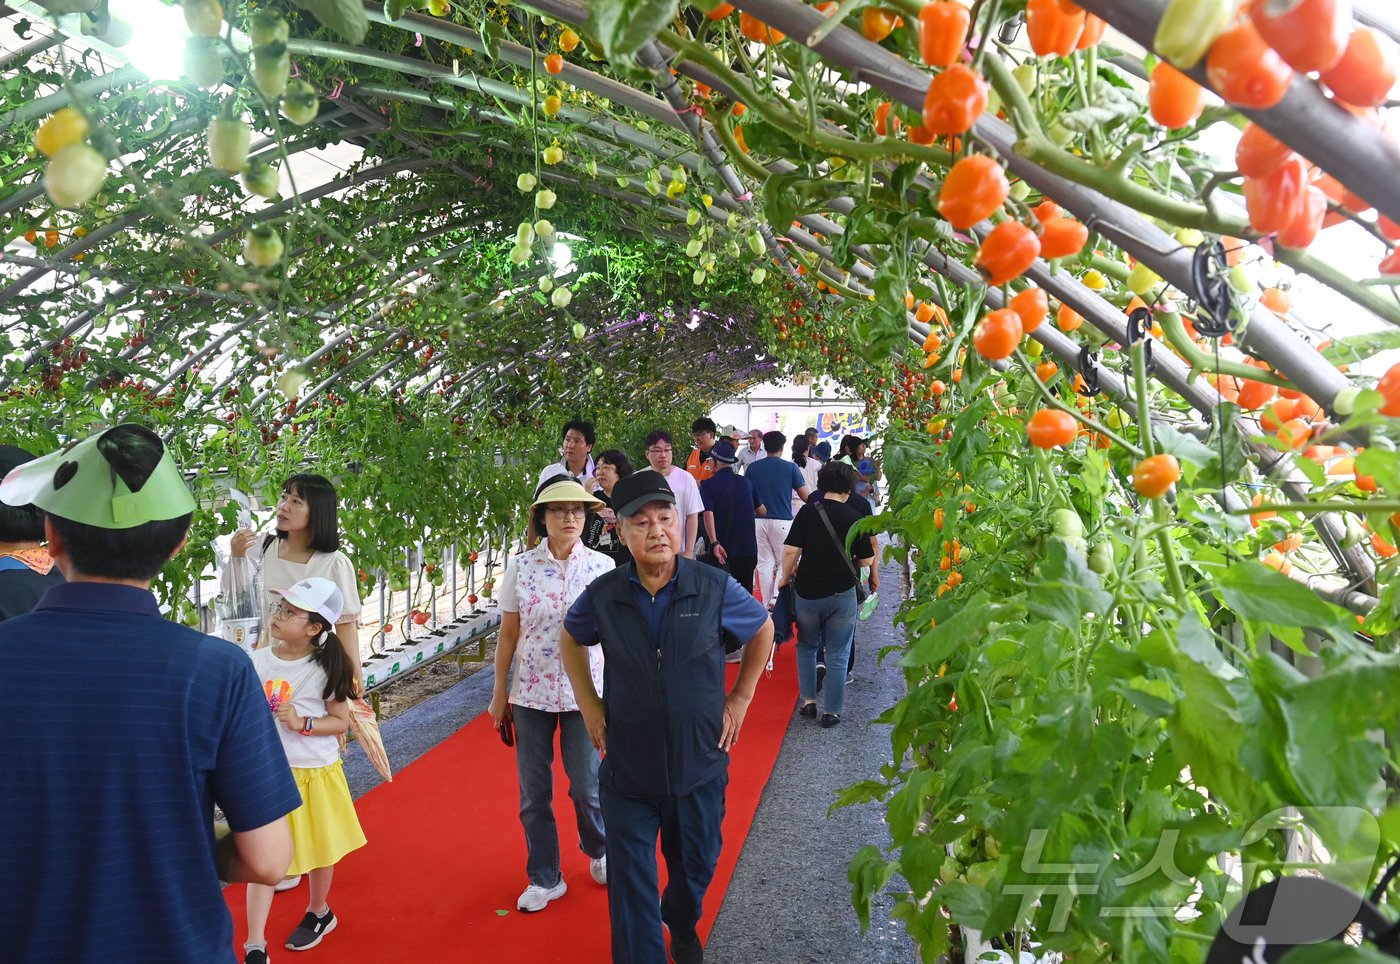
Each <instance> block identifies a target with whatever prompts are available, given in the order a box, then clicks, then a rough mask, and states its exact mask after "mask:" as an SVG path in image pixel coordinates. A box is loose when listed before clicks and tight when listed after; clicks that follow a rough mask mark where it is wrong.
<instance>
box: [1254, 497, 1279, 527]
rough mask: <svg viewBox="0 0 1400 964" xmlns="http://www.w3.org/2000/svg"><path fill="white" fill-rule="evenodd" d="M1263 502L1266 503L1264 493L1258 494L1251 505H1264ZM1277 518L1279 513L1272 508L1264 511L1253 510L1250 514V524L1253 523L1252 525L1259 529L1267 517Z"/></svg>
mask: <svg viewBox="0 0 1400 964" xmlns="http://www.w3.org/2000/svg"><path fill="white" fill-rule="evenodd" d="M1263 504H1264V497H1263V496H1262V495H1256V496H1255V497H1254V498H1253V499H1252V500H1251V501H1250V505H1263ZM1276 518H1278V513H1277V512H1274V511H1273V510H1272V509H1270V510H1267V511H1264V512H1251V513H1250V514H1249V524H1250V525H1252V526H1254V528H1256V529H1257V528H1259V527H1260V526H1261V525H1263V524H1264V520H1265V519H1276Z"/></svg>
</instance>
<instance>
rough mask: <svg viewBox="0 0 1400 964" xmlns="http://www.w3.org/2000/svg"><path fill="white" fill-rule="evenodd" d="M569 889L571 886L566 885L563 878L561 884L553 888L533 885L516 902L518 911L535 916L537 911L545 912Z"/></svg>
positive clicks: (560, 880)
mask: <svg viewBox="0 0 1400 964" xmlns="http://www.w3.org/2000/svg"><path fill="white" fill-rule="evenodd" d="M568 889H569V885H568V884H566V883H564V879H563V878H562V877H561V878H560V879H559V883H557V884H555V885H554V886H553V887H548V888H546V887H538V886H536V885H534V884H531V885H530V886H529V887H526V888H525V892H524V893H523V894H521V895H520V899H519V900H517V901H516V902H515V909H516V910H523V911H524V912H525V913H527V914H533V913H534V912H535V911H537V910H544V909H545V907H546V906H547V905H548V904H549V902H550V901H551V900H558V899H559V898H560V897H563V896H564V891H566V890H568Z"/></svg>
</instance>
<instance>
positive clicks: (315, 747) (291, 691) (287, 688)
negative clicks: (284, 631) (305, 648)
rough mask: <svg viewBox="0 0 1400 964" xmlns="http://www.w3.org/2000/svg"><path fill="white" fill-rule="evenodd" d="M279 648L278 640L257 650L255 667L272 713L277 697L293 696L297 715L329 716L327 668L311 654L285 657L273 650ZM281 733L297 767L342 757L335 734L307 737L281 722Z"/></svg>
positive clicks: (278, 725)
mask: <svg viewBox="0 0 1400 964" xmlns="http://www.w3.org/2000/svg"><path fill="white" fill-rule="evenodd" d="M275 647H276V642H275V641H274V642H273V643H272V644H271V645H267V646H260V647H258V649H256V650H254V651H253V667H254V668H255V669H256V670H257V671H258V679H260V680H262V683H263V692H264V693H266V694H267V702H268V710H269V712H272V704H273V701H274V700H276V699H290V700H291V701H292V707H293V708H294V709H295V710H296V712H297V716H310V717H314V718H316V719H319V718H320V717H323V716H325V715H326V701H325V698H324V697H322V695H321V694H322V693H324V692H325V691H326V671H325V670H324V669H322V668H321V664H320V663H318V662H316V661H315V660H314V659H312V657H311V656H309V655H308V656H303V657H302V658H301V659H282V658H281V657H280V656H278V655H277V654H276V653H275V652H273V650H274V648H275ZM283 684H286V685H283ZM283 694H285V696H283ZM277 735H278V736H279V737H281V739H282V749H283V750H285V751H286V752H287V762H288V763H289V764H291V765H292V766H294V767H301V768H303V769H314V768H315V767H324V766H330V765H331V764H332V763H334V762H335V761H336V760H338V759H340V741H339V740H338V739H336V738H335V737H334V736H316V735H314V734H313V735H312V736H303V735H302V734H300V733H293V732H292V731H291V730H290V729H288V728H287V726H286V724H284V723H281V722H278V723H277Z"/></svg>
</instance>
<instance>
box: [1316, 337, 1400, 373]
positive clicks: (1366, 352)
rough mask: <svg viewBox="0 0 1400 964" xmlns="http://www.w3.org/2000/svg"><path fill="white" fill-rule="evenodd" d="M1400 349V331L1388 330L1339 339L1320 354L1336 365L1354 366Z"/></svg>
mask: <svg viewBox="0 0 1400 964" xmlns="http://www.w3.org/2000/svg"><path fill="white" fill-rule="evenodd" d="M1392 348H1400V331H1397V330H1396V329H1394V328H1386V329H1384V330H1383V331H1371V332H1367V333H1366V334H1364V335H1352V336H1351V337H1349V338H1338V339H1337V340H1336V341H1334V342H1332V344H1330V345H1328V346H1327V347H1326V348H1324V349H1322V351H1321V352H1320V353H1319V354H1321V355H1322V357H1323V358H1325V359H1327V360H1328V361H1329V362H1331V363H1332V364H1334V365H1354V364H1356V363H1358V362H1363V361H1365V360H1366V359H1368V358H1370V357H1371V356H1372V355H1374V354H1376V353H1377V352H1381V351H1389V350H1390V349H1392Z"/></svg>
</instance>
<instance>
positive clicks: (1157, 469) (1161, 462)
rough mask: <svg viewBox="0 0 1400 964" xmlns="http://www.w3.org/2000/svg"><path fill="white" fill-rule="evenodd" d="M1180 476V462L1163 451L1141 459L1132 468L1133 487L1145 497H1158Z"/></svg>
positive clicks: (1164, 493) (1165, 492)
mask: <svg viewBox="0 0 1400 964" xmlns="http://www.w3.org/2000/svg"><path fill="white" fill-rule="evenodd" d="M1180 478H1181V463H1180V462H1178V461H1177V460H1176V457H1175V456H1172V455H1167V454H1166V453H1163V454H1161V455H1153V456H1150V457H1148V458H1145V459H1143V460H1142V461H1141V462H1139V463H1138V464H1137V465H1136V466H1134V468H1133V489H1134V490H1135V491H1136V492H1137V494H1138V495H1140V496H1142V497H1143V498H1146V499H1159V498H1161V497H1162V496H1164V495H1166V494H1167V490H1168V489H1170V488H1171V487H1172V486H1173V485H1175V484H1176V482H1177V480H1178V479H1180Z"/></svg>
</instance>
